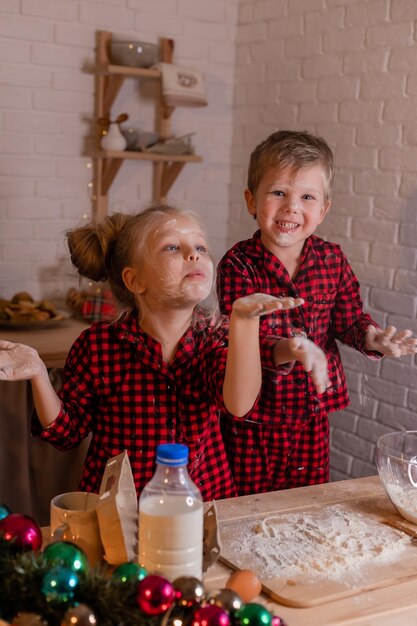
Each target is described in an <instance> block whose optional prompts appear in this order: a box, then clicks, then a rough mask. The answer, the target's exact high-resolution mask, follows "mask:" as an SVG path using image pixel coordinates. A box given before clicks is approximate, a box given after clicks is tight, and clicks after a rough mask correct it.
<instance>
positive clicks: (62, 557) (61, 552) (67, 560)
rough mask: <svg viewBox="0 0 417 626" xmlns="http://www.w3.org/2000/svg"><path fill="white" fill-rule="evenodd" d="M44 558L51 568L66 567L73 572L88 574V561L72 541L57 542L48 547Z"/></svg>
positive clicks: (44, 552)
mask: <svg viewBox="0 0 417 626" xmlns="http://www.w3.org/2000/svg"><path fill="white" fill-rule="evenodd" d="M43 556H44V558H45V560H46V562H47V563H48V565H49V566H50V567H53V566H54V565H65V567H68V569H70V570H71V571H73V572H76V573H77V572H86V571H87V570H88V559H87V557H86V555H85V554H84V552H83V551H82V550H81V548H79V547H78V546H76V545H75V543H71V542H70V541H56V542H54V543H50V544H49V545H48V546H46V548H45V550H44V551H43Z"/></svg>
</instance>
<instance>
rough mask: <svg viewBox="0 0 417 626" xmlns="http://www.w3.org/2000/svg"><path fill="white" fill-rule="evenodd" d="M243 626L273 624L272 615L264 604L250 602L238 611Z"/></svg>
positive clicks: (266, 625) (237, 614)
mask: <svg viewBox="0 0 417 626" xmlns="http://www.w3.org/2000/svg"><path fill="white" fill-rule="evenodd" d="M236 617H237V619H238V620H239V623H240V624H241V626H272V615H271V613H270V612H269V611H267V609H266V608H265V607H264V606H262V604H256V603H255V602H250V603H249V604H244V605H243V606H242V608H241V609H239V610H238V611H236Z"/></svg>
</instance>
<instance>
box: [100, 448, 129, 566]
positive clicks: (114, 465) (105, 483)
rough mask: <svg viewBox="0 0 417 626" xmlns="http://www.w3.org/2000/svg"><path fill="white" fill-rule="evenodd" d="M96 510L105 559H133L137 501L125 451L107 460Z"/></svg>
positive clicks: (117, 562) (110, 561)
mask: <svg viewBox="0 0 417 626" xmlns="http://www.w3.org/2000/svg"><path fill="white" fill-rule="evenodd" d="M96 510H97V518H98V526H99V530H100V536H101V541H102V543H103V546H104V558H105V560H106V561H107V562H108V563H109V564H111V565H120V564H122V563H127V562H129V561H133V560H136V553H137V545H136V542H137V534H138V531H137V524H138V500H137V495H136V489H135V483H134V481H133V475H132V468H131V466H130V462H129V457H128V455H127V452H126V450H125V451H124V452H122V453H121V454H118V455H117V456H114V457H113V458H111V459H109V461H107V465H106V469H105V470H104V475H103V480H102V481H101V486H100V493H99V500H98V503H97V509H96Z"/></svg>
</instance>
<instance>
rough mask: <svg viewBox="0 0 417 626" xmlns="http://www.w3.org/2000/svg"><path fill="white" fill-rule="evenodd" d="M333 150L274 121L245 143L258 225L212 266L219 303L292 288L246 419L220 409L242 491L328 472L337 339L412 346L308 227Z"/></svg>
mask: <svg viewBox="0 0 417 626" xmlns="http://www.w3.org/2000/svg"><path fill="white" fill-rule="evenodd" d="M333 178H334V163H333V154H332V152H331V150H330V148H329V146H328V145H327V143H326V142H325V141H324V140H323V139H321V138H318V137H314V136H312V135H310V134H309V133H306V132H297V131H278V132H275V133H273V134H272V135H271V136H270V137H268V138H267V139H266V140H265V141H263V142H262V143H261V144H260V145H258V146H257V147H256V148H255V150H254V151H253V152H252V155H251V158H250V164H249V171H248V187H247V189H246V190H245V199H246V204H247V208H248V211H249V213H250V214H251V215H253V217H254V218H255V219H256V220H257V222H258V226H259V230H258V231H257V232H256V233H255V235H254V236H253V237H252V238H251V239H248V240H246V241H241V242H239V243H237V244H236V245H235V246H233V247H232V248H231V249H230V250H229V251H228V252H227V253H226V254H225V256H224V257H223V259H222V260H221V261H220V264H219V267H218V294H219V300H220V307H221V310H222V312H223V313H226V314H230V312H231V307H232V304H233V302H234V300H235V299H237V298H240V297H242V296H244V295H249V294H251V293H255V292H265V293H269V294H271V295H274V296H280V297H282V296H293V297H301V298H303V299H304V300H305V304H304V305H303V306H302V307H299V308H298V309H294V310H292V311H285V312H281V311H280V312H278V313H273V314H272V315H271V316H270V317H268V318H264V319H263V320H262V322H261V328H260V332H261V333H263V334H264V335H266V336H270V337H271V345H273V346H274V347H273V350H274V360H275V364H276V365H277V366H280V367H278V369H276V370H274V371H272V370H270V371H267V372H265V370H264V376H263V383H262V390H261V397H260V401H259V403H258V405H257V408H256V409H254V410H253V411H252V412H251V413H250V414H249V416H246V418H243V419H242V418H241V419H239V418H236V417H231V416H227V417H225V418H224V419H223V420H222V429H223V436H224V440H225V444H226V448H227V451H228V456H229V462H230V464H231V466H232V472H233V474H234V478H235V482H236V486H237V489H238V492H239V495H244V494H249V493H260V492H264V491H271V490H276V489H286V488H290V487H300V486H304V485H310V484H315V483H323V482H327V481H328V479H329V423H328V417H327V415H328V413H329V412H330V411H339V410H341V409H343V408H345V407H346V406H347V405H348V403H349V398H348V392H347V387H346V381H345V375H344V372H343V368H342V362H341V358H340V354H339V350H338V347H337V344H336V339H338V340H339V341H341V342H342V343H345V344H346V345H349V346H351V347H353V348H355V349H356V350H358V351H360V352H362V353H363V354H365V355H367V356H368V357H369V358H371V359H378V358H381V357H382V356H383V355H387V356H393V357H399V356H402V355H404V354H411V353H414V352H416V351H417V340H416V339H414V338H411V332H410V331H402V332H397V331H396V329H395V328H393V327H388V328H387V329H385V330H382V329H380V328H379V327H378V325H377V324H376V322H374V321H373V320H372V319H371V317H370V316H369V315H368V314H366V313H364V312H363V310H362V301H361V297H360V289H359V283H358V281H357V279H356V277H355V275H354V273H353V271H352V269H351V267H350V265H349V263H348V261H347V259H346V257H345V255H344V254H343V252H342V251H341V249H340V247H339V246H338V245H336V244H333V243H329V242H326V241H324V240H323V239H320V238H319V237H317V236H316V235H314V231H315V229H316V228H317V226H318V225H319V224H320V223H321V222H322V220H323V218H324V217H325V215H326V213H327V212H328V210H329V208H330V204H331V191H332V184H333Z"/></svg>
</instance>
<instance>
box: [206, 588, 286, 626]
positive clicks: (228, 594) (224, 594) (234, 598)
mask: <svg viewBox="0 0 417 626" xmlns="http://www.w3.org/2000/svg"><path fill="white" fill-rule="evenodd" d="M207 602H208V603H209V604H215V605H216V606H219V607H220V608H221V609H224V610H225V611H228V612H229V613H235V612H236V611H238V610H239V609H240V608H241V606H242V605H243V602H242V600H241V599H240V596H238V595H237V593H235V592H234V591H232V590H231V589H218V590H217V591H213V592H212V593H210V594H209V596H208V598H207ZM277 626H279V625H278V624H277Z"/></svg>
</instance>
